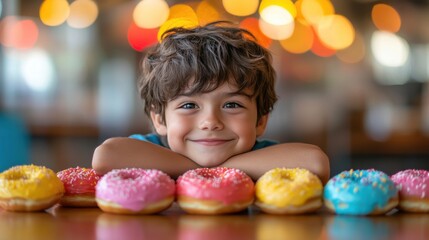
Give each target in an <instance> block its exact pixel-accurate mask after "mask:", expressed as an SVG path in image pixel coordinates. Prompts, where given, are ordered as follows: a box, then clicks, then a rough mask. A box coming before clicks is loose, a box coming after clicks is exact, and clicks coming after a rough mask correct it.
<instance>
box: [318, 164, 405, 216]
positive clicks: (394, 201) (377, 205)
mask: <svg viewBox="0 0 429 240" xmlns="http://www.w3.org/2000/svg"><path fill="white" fill-rule="evenodd" d="M323 197H324V200H325V206H326V207H327V208H328V209H330V210H331V211H333V212H335V213H337V214H347V215H369V214H383V213H386V212H387V211H389V210H391V209H392V208H394V207H396V206H397V205H398V190H397V188H396V186H395V184H394V183H393V181H392V180H391V179H390V178H389V176H387V175H386V174H385V173H383V172H381V171H377V170H374V169H370V170H350V171H344V172H341V173H340V174H338V175H336V176H334V177H333V178H331V179H330V180H329V181H328V183H327V184H326V186H325V188H324V192H323Z"/></svg>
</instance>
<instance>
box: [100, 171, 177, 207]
mask: <svg viewBox="0 0 429 240" xmlns="http://www.w3.org/2000/svg"><path fill="white" fill-rule="evenodd" d="M174 197H175V184H174V180H173V179H171V177H170V176H168V175H167V174H165V173H164V172H161V171H159V170H155V169H141V168H126V169H114V170H111V171H110V172H108V173H106V174H105V175H103V176H102V177H101V178H100V180H99V181H98V183H97V185H96V186H95V200H96V202H97V205H98V206H99V207H100V208H101V210H103V211H104V212H109V213H119V214H152V213H157V212H160V211H162V210H164V209H167V208H168V207H170V205H171V204H172V203H173V201H174Z"/></svg>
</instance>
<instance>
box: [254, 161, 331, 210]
mask: <svg viewBox="0 0 429 240" xmlns="http://www.w3.org/2000/svg"><path fill="white" fill-rule="evenodd" d="M322 190H323V185H322V182H321V181H320V179H319V178H318V177H317V176H316V175H314V174H313V173H311V172H310V171H308V170H307V169H302V168H293V169H292V168H274V169H271V170H270V171H268V172H266V173H264V174H263V175H262V176H261V177H260V178H259V179H258V180H257V181H256V184H255V193H256V194H255V195H256V199H255V205H256V206H258V207H259V208H260V209H261V210H262V211H263V212H266V213H271V214H300V213H307V212H313V211H315V210H317V209H319V208H320V207H322V205H323V203H322Z"/></svg>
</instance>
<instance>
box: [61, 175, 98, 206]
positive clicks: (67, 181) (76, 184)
mask: <svg viewBox="0 0 429 240" xmlns="http://www.w3.org/2000/svg"><path fill="white" fill-rule="evenodd" d="M57 176H58V178H59V179H60V180H61V181H62V182H63V184H64V189H65V193H64V195H63V197H62V198H61V199H60V204H61V205H62V206H67V207H97V203H96V202H95V186H96V185H97V182H98V180H99V179H100V176H99V175H98V174H97V173H95V170H94V169H91V168H81V167H75V168H68V169H65V170H62V171H60V172H58V173H57Z"/></svg>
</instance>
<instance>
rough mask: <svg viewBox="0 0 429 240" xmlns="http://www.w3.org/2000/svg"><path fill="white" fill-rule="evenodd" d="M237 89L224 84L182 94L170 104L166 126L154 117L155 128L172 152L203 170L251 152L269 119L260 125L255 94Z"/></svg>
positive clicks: (166, 116)
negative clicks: (165, 138) (194, 93)
mask: <svg viewBox="0 0 429 240" xmlns="http://www.w3.org/2000/svg"><path fill="white" fill-rule="evenodd" d="M237 90H238V89H237V87H236V86H234V85H231V84H228V83H225V84H223V85H221V86H220V87H218V88H217V89H215V90H214V91H212V92H209V93H203V94H198V95H192V96H186V95H180V96H178V97H177V98H176V99H174V100H172V101H170V102H169V103H168V104H167V106H166V109H165V124H163V123H162V116H161V115H159V114H155V113H152V114H151V117H152V121H153V123H154V126H155V129H156V131H157V132H158V134H160V135H167V140H168V144H169V146H170V148H171V150H173V151H174V152H177V153H179V154H182V155H184V156H186V157H188V158H190V159H191V160H193V161H194V162H196V163H197V164H199V165H200V166H203V167H214V166H218V165H219V164H221V163H223V162H224V161H226V160H227V159H229V158H230V157H232V156H234V155H237V154H240V153H244V152H247V151H250V150H251V149H252V147H253V145H254V144H255V141H256V138H257V137H258V136H260V135H262V134H263V133H264V131H265V127H266V123H267V118H268V116H262V117H261V118H260V119H259V121H258V122H257V108H256V102H255V99H254V98H250V96H251V95H252V92H251V91H250V90H246V91H244V92H242V93H237Z"/></svg>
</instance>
